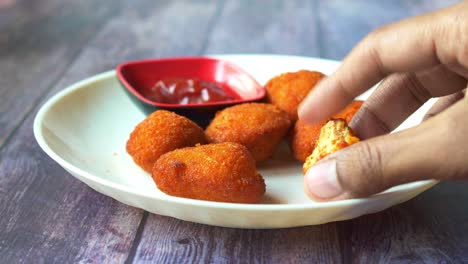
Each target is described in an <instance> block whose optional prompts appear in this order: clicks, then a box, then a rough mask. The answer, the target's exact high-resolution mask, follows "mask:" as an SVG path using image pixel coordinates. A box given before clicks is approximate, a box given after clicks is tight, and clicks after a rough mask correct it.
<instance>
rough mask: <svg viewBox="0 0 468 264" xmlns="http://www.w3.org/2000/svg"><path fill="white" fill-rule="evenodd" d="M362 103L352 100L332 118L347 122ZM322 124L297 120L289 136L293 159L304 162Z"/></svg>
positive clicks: (312, 148) (313, 145) (311, 149)
mask: <svg viewBox="0 0 468 264" xmlns="http://www.w3.org/2000/svg"><path fill="white" fill-rule="evenodd" d="M363 103H364V101H359V100H356V101H353V102H352V103H351V104H349V105H348V106H347V107H346V108H345V109H343V110H342V111H341V112H340V113H338V114H336V115H334V116H333V117H332V118H343V119H344V120H345V121H346V122H347V123H349V122H350V121H351V119H352V118H353V116H354V115H355V114H356V112H357V111H358V110H359V108H360V107H361V106H362V104H363ZM323 125H324V124H314V125H311V124H308V123H305V122H303V121H301V120H297V122H296V124H295V125H294V128H293V129H292V130H291V133H290V136H289V147H290V148H291V151H292V153H293V156H294V158H295V159H297V160H299V161H301V162H304V161H305V159H306V158H307V156H309V155H310V154H311V153H312V151H313V150H314V148H315V142H316V141H317V139H318V138H319V135H320V129H321V128H322V126H323Z"/></svg>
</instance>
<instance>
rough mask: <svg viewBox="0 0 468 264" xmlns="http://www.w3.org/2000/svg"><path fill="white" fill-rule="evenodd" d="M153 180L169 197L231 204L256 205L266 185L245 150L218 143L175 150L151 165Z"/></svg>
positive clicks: (242, 147)
mask: <svg viewBox="0 0 468 264" xmlns="http://www.w3.org/2000/svg"><path fill="white" fill-rule="evenodd" d="M153 180H154V182H155V183H156V185H157V186H158V188H159V189H160V190H161V191H162V192H164V193H166V194H169V195H173V196H178V197H185V198H192V199H200V200H207V201H217V202H230V203H257V202H259V201H260V199H261V198H262V196H263V194H264V193H265V182H264V180H263V178H262V176H261V175H260V174H259V173H258V172H257V170H256V167H255V160H254V159H253V157H252V154H250V152H249V151H248V150H247V148H246V147H244V146H242V145H240V144H237V143H231V142H227V143H219V144H208V145H203V146H195V147H187V148H183V149H177V150H174V151H171V152H169V153H166V154H164V155H162V156H161V157H160V158H159V159H158V160H157V161H156V163H155V164H154V167H153Z"/></svg>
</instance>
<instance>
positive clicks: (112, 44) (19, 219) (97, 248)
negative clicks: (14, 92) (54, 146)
mask: <svg viewBox="0 0 468 264" xmlns="http://www.w3.org/2000/svg"><path fill="white" fill-rule="evenodd" d="M106 3H107V2H106ZM217 8H218V6H217V3H215V2H196V3H193V2H191V1H177V2H173V1H159V2H154V1H150V0H148V1H138V2H134V1H129V2H128V3H125V4H124V5H123V6H122V12H120V13H117V14H116V17H115V18H113V19H110V20H108V21H107V22H106V24H105V26H104V27H103V28H102V30H100V31H99V34H97V35H96V36H95V37H93V38H92V40H91V41H89V44H88V45H87V46H86V48H84V50H83V51H82V52H80V54H79V55H78V57H77V58H76V59H75V60H74V62H73V63H72V64H71V65H70V67H69V68H67V65H63V64H60V63H58V64H57V65H56V67H59V68H60V67H64V68H67V69H66V70H65V73H64V74H63V75H62V76H61V77H60V80H59V81H58V82H57V83H56V84H55V85H54V86H53V88H52V90H51V92H49V94H48V95H47V96H46V97H49V96H51V95H52V94H53V93H55V92H57V91H58V90H61V89H63V88H64V87H65V86H66V85H68V84H70V83H72V82H75V81H77V80H80V79H82V78H85V77H88V76H90V75H93V74H96V73H99V72H102V71H106V70H109V69H113V68H114V67H115V65H116V64H117V63H118V62H121V61H124V60H128V59H136V58H145V57H159V56H175V55H178V56H182V55H192V54H199V53H201V52H202V50H203V49H204V46H205V44H204V42H205V39H206V35H207V32H209V30H210V26H209V25H210V21H211V20H212V19H213V18H214V16H215V14H216V11H217ZM180 10H184V16H174V14H176V13H179V12H180ZM75 16H79V14H75ZM68 34H72V32H69V33H68ZM18 56H19V55H18ZM37 109H38V108H37V107H35V108H34V109H33V113H35V112H36V111H37ZM33 118H34V115H32V114H30V115H29V116H28V117H27V119H26V120H25V121H24V122H23V124H22V125H21V126H20V127H19V128H18V129H17V130H16V132H15V134H14V135H13V136H12V137H11V139H10V140H9V142H8V143H7V144H5V146H4V147H3V149H2V150H0V215H1V217H0V226H2V228H0V255H1V256H2V260H1V261H0V262H5V263H18V262H27V263H35V262H43V263H74V262H93V263H119V262H124V261H125V260H126V259H127V258H128V257H129V256H130V257H131V256H132V245H133V240H134V239H135V237H138V236H139V234H138V230H139V229H138V227H139V225H140V222H141V221H142V219H145V218H144V217H143V218H142V216H143V215H144V213H143V211H142V210H138V209H135V208H131V207H129V206H126V205H124V204H121V203H119V202H117V201H115V200H113V199H111V198H108V197H105V196H103V195H101V194H98V193H97V192H95V191H93V190H91V189H90V188H88V187H87V186H85V185H84V184H83V183H81V182H79V181H78V180H76V179H74V178H73V177H71V176H70V175H69V174H68V173H66V172H65V171H64V170H63V169H61V168H60V167H59V166H58V165H56V164H55V163H54V162H53V161H52V160H50V159H49V158H48V157H47V156H46V155H45V154H44V153H43V152H42V151H41V150H40V149H39V147H38V146H37V145H36V144H35V142H34V139H33V135H32V122H33ZM142 227H143V226H142Z"/></svg>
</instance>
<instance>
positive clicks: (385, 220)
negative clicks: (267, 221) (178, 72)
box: [0, 0, 468, 263]
mask: <svg viewBox="0 0 468 264" xmlns="http://www.w3.org/2000/svg"><path fill="white" fill-rule="evenodd" d="M454 2H456V1H444V0H418V1H409V0H408V1H396V0H389V1H364V0H359V1H344V0H328V1H319V0H315V1H312V0H311V1H299V0H298V1H286V0H285V1H280V0H272V1H267V0H260V1H242V0H241V1H236V0H226V1H208V0H207V1H201V0H197V1H189V0H186V1H170V0H167V1H151V0H139V1H123V0H122V1H92V0H85V1H70V0H68V1H58V0H35V1H26V0H23V1H15V0H8V1H6V0H3V1H1V0H0V256H1V258H0V263H77V262H79V263H123V262H126V263H464V262H466V263H468V207H466V206H465V205H464V201H467V200H468V192H467V190H468V184H467V183H442V184H439V185H437V186H436V187H434V188H432V189H431V190H429V191H427V192H425V193H424V194H422V195H420V196H418V197H417V198H415V199H413V200H411V201H409V202H406V203H404V204H402V205H399V206H395V207H393V208H391V209H388V210H385V211H383V212H380V213H377V214H373V215H368V216H362V217H359V218H357V219H354V220H349V221H343V222H337V223H330V224H326V225H320V226H311V227H303V228H292V229H281V230H240V229H229V228H220V227H211V226H206V225H201V224H194V223H189V222H184V221H180V220H177V219H174V218H170V217H164V216H158V215H153V214H148V213H147V212H144V211H142V210H140V209H136V208H132V207H129V206H126V205H124V204H121V203H119V202H117V201H115V200H113V199H111V198H109V197H106V196H103V195H101V194H99V193H97V192H95V191H93V190H92V189H90V188H89V187H87V186H86V185H85V184H83V183H81V182H80V181H78V180H76V179H75V178H73V177H72V176H71V175H69V174H68V173H67V172H66V171H64V170H63V169H62V168H61V167H60V166H59V165H57V164H56V163H55V162H53V161H52V160H51V159H50V158H49V157H47V156H46V155H45V154H44V153H43V152H42V151H41V150H40V148H39V146H38V145H37V144H36V143H35V140H34V137H33V134H32V123H33V119H34V115H35V113H36V112H37V110H38V108H39V106H40V105H41V104H42V103H43V102H45V100H46V99H47V98H49V97H50V96H52V95H53V94H55V93H56V92H57V91H59V90H61V89H63V88H64V87H66V86H67V85H69V84H71V83H73V82H76V81H78V80H80V79H83V78H86V77H89V76H92V75H94V74H97V73H100V72H103V71H107V70H110V69H113V68H114V67H115V66H116V65H117V64H118V63H119V62H121V61H125V60H132V59H140V58H148V57H166V56H190V55H201V54H213V53H278V54H294V55H303V56H320V57H325V58H332V59H341V58H343V57H344V56H345V55H346V53H347V52H349V50H350V49H351V48H352V47H353V46H354V45H355V44H356V43H357V42H358V41H359V40H360V39H361V38H362V37H364V36H365V35H366V34H367V33H368V32H369V31H371V30H373V29H375V28H377V27H379V26H381V25H383V24H387V23H390V22H393V21H396V20H399V19H402V18H405V17H409V16H413V15H417V14H421V13H424V12H428V11H431V10H434V9H437V8H440V7H443V6H447V5H449V4H451V3H454Z"/></svg>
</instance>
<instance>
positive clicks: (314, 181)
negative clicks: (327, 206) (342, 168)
mask: <svg viewBox="0 0 468 264" xmlns="http://www.w3.org/2000/svg"><path fill="white" fill-rule="evenodd" d="M305 177H306V179H305V187H306V188H307V191H308V192H309V194H312V195H314V196H316V197H318V198H322V199H330V198H333V197H336V196H338V195H340V194H341V193H343V189H342V188H341V185H340V183H339V181H338V175H337V173H336V160H335V159H329V160H324V161H322V162H319V163H317V164H316V165H315V166H312V167H311V168H310V169H309V170H308V171H307V173H306V175H305Z"/></svg>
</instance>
